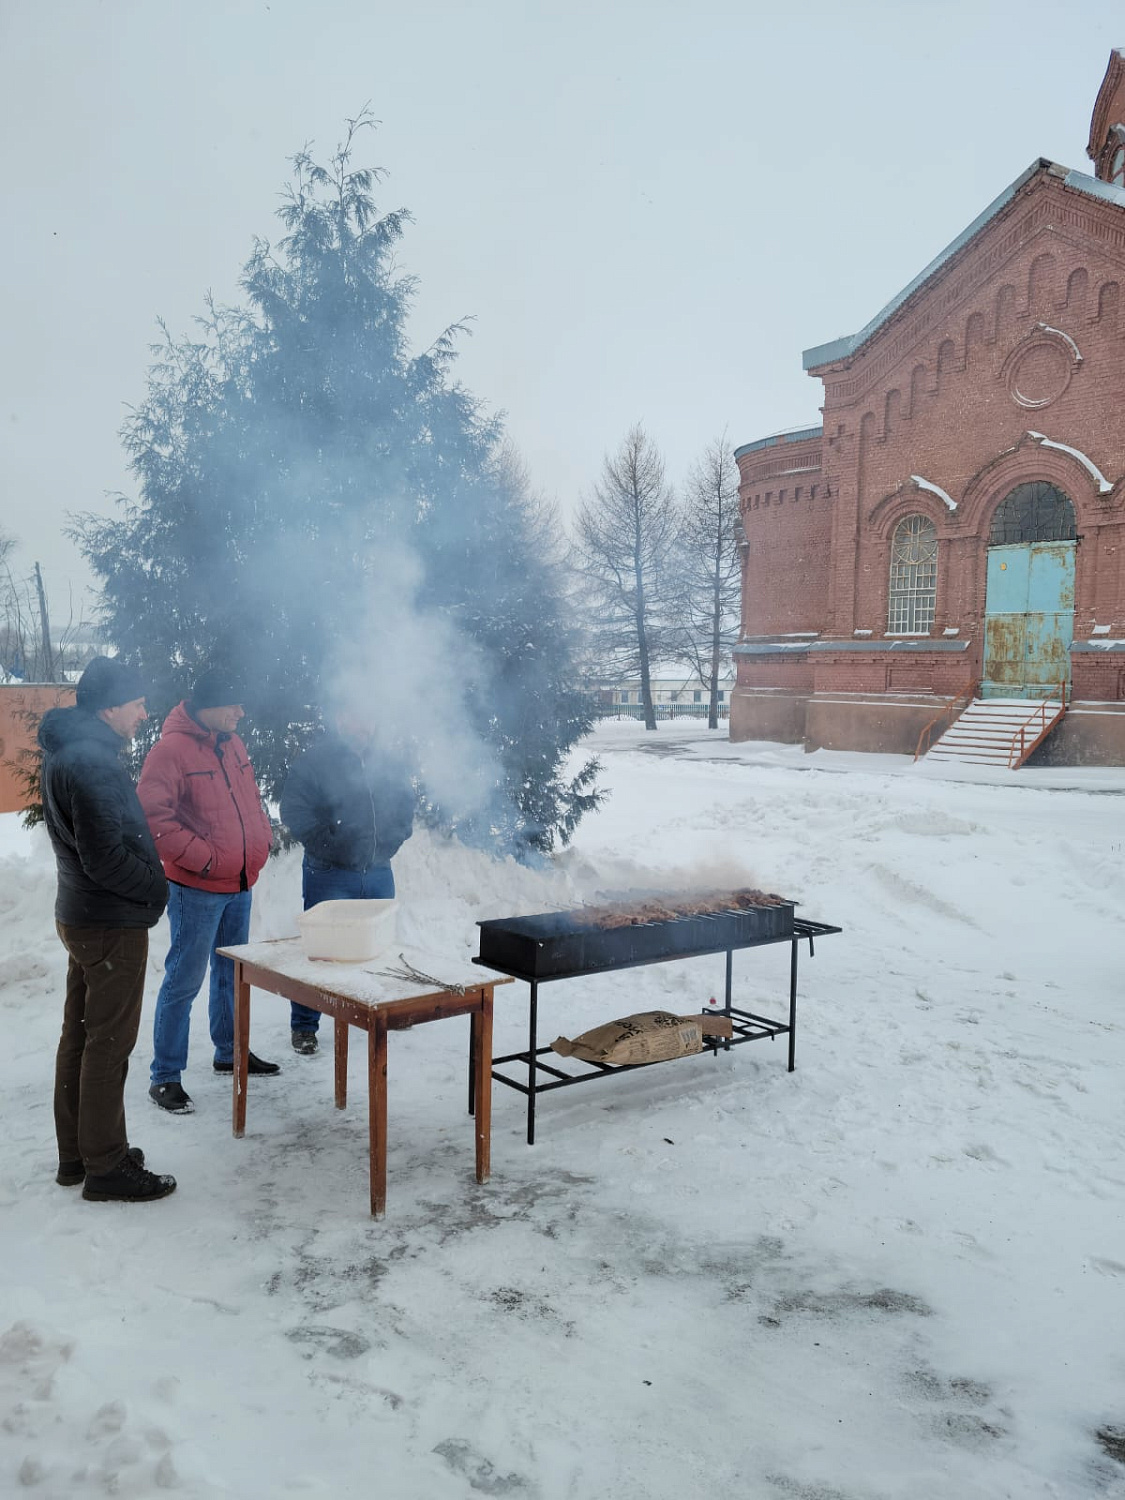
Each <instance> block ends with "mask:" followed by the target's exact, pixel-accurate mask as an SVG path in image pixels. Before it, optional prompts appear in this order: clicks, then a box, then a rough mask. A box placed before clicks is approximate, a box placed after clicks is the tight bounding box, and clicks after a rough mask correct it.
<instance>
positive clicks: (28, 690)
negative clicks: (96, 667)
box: [0, 685, 74, 813]
mask: <svg viewBox="0 0 1125 1500" xmlns="http://www.w3.org/2000/svg"><path fill="white" fill-rule="evenodd" d="M73 702H74V689H73V688H72V687H34V686H32V687H23V686H20V687H15V686H8V685H0V813H10V812H21V811H22V810H23V808H25V807H26V806H27V794H26V792H25V790H24V785H23V782H22V780H21V779H20V777H19V775H18V774H17V772H18V767H19V766H21V765H22V764H24V762H23V760H22V758H21V757H22V752H23V751H25V750H31V749H33V748H34V747H35V743H36V741H35V735H36V732H37V730H38V728H39V720H40V719H41V718H42V717H43V715H44V714H45V713H46V712H47V710H48V709H49V708H55V707H57V706H58V705H59V704H71V703H73Z"/></svg>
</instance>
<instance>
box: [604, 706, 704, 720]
mask: <svg viewBox="0 0 1125 1500" xmlns="http://www.w3.org/2000/svg"><path fill="white" fill-rule="evenodd" d="M718 710H719V718H720V719H726V718H729V717H730V704H729V703H720V704H719V705H718ZM652 711H653V713H654V714H655V715H656V717H657V719H658V720H659V719H706V717H707V714H708V711H709V710H708V706H707V704H706V703H654V704H653V705H652ZM644 716H645V711H644V706H643V705H642V704H640V703H598V704H596V705H595V707H594V717H595V718H596V719H643V718H644Z"/></svg>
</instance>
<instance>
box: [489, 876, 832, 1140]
mask: <svg viewBox="0 0 1125 1500" xmlns="http://www.w3.org/2000/svg"><path fill="white" fill-rule="evenodd" d="M477 926H478V927H479V928H480V953H479V955H478V956H477V957H476V958H474V960H473V962H474V963H477V964H481V965H482V966H483V967H484V968H488V969H496V970H498V971H499V972H500V973H502V974H508V975H510V976H511V977H512V978H513V979H522V980H524V981H525V982H526V984H527V985H528V987H529V990H530V999H529V1017H528V1043H527V1049H526V1051H521V1052H512V1053H509V1054H507V1055H506V1056H504V1057H497V1058H494V1059H493V1073H492V1076H493V1078H495V1079H496V1081H497V1082H498V1083H503V1084H506V1085H507V1086H508V1087H509V1088H513V1089H517V1090H518V1091H519V1092H520V1093H522V1094H525V1095H526V1096H527V1140H528V1144H529V1145H532V1144H533V1143H534V1141H535V1101H536V1097H537V1096H538V1095H539V1094H542V1093H547V1092H549V1091H551V1090H553V1089H559V1088H568V1087H570V1086H572V1085H573V1084H578V1083H587V1082H590V1081H592V1080H593V1079H594V1078H604V1077H607V1076H609V1075H610V1074H612V1073H622V1072H627V1071H632V1070H633V1069H635V1068H638V1067H655V1066H656V1064H655V1063H630V1064H623V1065H622V1064H619V1065H617V1066H614V1065H611V1064H608V1063H579V1062H578V1060H577V1059H574V1058H568V1059H567V1060H566V1061H567V1065H568V1066H567V1068H565V1069H564V1068H562V1067H560V1066H559V1062H560V1059H559V1058H558V1057H557V1055H556V1054H555V1053H553V1052H552V1050H551V1048H550V1047H540V1046H539V1045H538V1002H539V985H540V984H545V983H547V982H550V981H554V980H558V979H575V978H580V977H581V976H583V975H586V974H602V973H605V972H607V971H608V970H613V969H628V968H635V967H637V966H638V965H641V964H651V963H666V962H669V961H671V960H673V959H684V958H699V957H703V956H705V955H707V954H713V953H725V954H726V989H725V995H724V1003H723V1010H722V1013H723V1014H725V1015H727V1016H729V1017H730V1019H731V1023H732V1031H733V1035H732V1036H731V1037H730V1038H729V1039H723V1040H722V1041H717V1042H707V1043H705V1047H706V1048H707V1049H709V1050H710V1051H711V1052H713V1053H717V1052H718V1050H719V1048H720V1047H722V1048H723V1049H724V1050H729V1049H730V1048H731V1047H736V1046H739V1045H741V1044H742V1043H743V1042H753V1041H760V1040H762V1039H763V1038H765V1037H776V1036H788V1038H789V1071H790V1072H792V1071H793V1069H794V1067H795V1066H796V1055H795V1048H796V1037H797V955H798V944H799V942H800V941H801V940H802V939H805V938H807V939H808V944H809V953H810V956H811V955H812V953H813V952H814V949H813V941H814V939H815V938H817V937H821V936H824V935H826V934H828V933H835V932H840V931H841V928H839V927H832V926H829V925H828V924H827V923H824V922H812V921H809V920H807V919H805V918H798V917H796V916H795V915H794V903H793V902H792V901H786V900H784V899H783V898H782V897H780V896H773V895H769V894H767V893H765V892H762V891H747V890H742V891H730V892H723V893H713V894H712V895H711V896H710V897H702V898H700V897H695V898H684V897H667V896H657V897H650V898H647V899H645V900H642V901H639V902H627V903H617V904H611V905H608V906H603V907H598V908H579V909H577V910H573V911H557V912H540V913H538V914H537V915H535V916H530V917H503V918H494V919H491V920H488V921H482V922H478V923H477ZM785 942H788V943H789V944H790V963H789V1015H788V1019H787V1020H785V1021H782V1020H779V1019H777V1018H774V1017H770V1016H762V1015H758V1014H756V1013H755V1012H753V1011H749V1010H743V1009H740V1008H738V1007H736V1006H735V1005H734V1003H733V998H732V970H733V958H734V953H735V950H737V949H742V948H756V947H762V946H765V945H767V944H772V943H785ZM547 1054H550V1060H549V1061H548V1060H546V1056H547ZM505 1069H509V1070H511V1069H514V1070H515V1071H516V1073H517V1075H518V1076H515V1077H513V1076H512V1074H511V1072H510V1071H505ZM524 1070H526V1082H525V1081H524ZM472 1107H473V1099H472V1084H471V1080H470V1094H469V1108H470V1109H472Z"/></svg>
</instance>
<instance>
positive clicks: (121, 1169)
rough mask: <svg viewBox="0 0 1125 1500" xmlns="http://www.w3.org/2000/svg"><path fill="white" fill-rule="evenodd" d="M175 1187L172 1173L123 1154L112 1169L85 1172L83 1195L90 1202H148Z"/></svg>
mask: <svg viewBox="0 0 1125 1500" xmlns="http://www.w3.org/2000/svg"><path fill="white" fill-rule="evenodd" d="M175 1191H176V1179H175V1178H174V1177H162V1176H160V1175H159V1174H158V1173H156V1172H150V1171H149V1170H148V1168H147V1167H142V1166H141V1165H140V1163H139V1162H135V1161H134V1160H133V1158H132V1157H131V1156H123V1157H122V1158H121V1160H120V1161H119V1162H118V1163H117V1165H116V1166H115V1167H114V1169H113V1171H112V1172H105V1173H103V1174H102V1175H101V1176H100V1177H91V1176H90V1175H89V1173H87V1174H86V1185H85V1187H84V1188H83V1189H82V1196H83V1198H85V1199H87V1200H88V1201H89V1202H91V1203H151V1202H152V1201H153V1200H154V1199H156V1198H166V1197H167V1196H168V1194H169V1193H174V1192H175Z"/></svg>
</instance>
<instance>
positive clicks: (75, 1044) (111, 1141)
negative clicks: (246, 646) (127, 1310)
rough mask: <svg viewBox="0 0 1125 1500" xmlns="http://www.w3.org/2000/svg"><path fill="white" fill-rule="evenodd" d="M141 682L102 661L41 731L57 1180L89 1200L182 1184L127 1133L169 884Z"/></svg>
mask: <svg viewBox="0 0 1125 1500" xmlns="http://www.w3.org/2000/svg"><path fill="white" fill-rule="evenodd" d="M144 695H145V689H144V685H143V684H142V682H141V680H140V678H139V676H138V675H137V673H136V672H135V671H134V670H133V669H132V668H131V667H127V666H124V665H123V664H122V663H120V662H118V661H114V660H112V659H111V658H110V657H106V656H96V657H95V658H94V660H93V661H92V662H91V663H90V665H89V666H88V667H87V668H86V670H85V672H83V674H82V676H81V678H80V679H79V682H78V688H77V694H76V705H75V707H74V708H53V709H51V710H50V711H49V712H48V713H46V714H44V715H43V719H42V722H41V723H40V725H39V744H40V746H41V747H42V750H43V767H42V777H41V785H42V797H43V820H44V822H45V823H46V825H47V832H48V834H49V835H50V839H51V845H52V847H53V849H54V851H55V862H56V864H57V866H58V875H59V885H58V897H57V900H56V902H55V926H56V928H57V930H58V934H59V937H60V939H61V940H62V944H63V947H64V948H65V949H66V951H67V954H68V956H69V964H68V966H67V974H66V1005H65V1007H64V1010H63V1026H62V1036H61V1038H60V1040H59V1047H58V1053H57V1055H56V1058H55V1134H56V1135H57V1137H58V1144H59V1170H58V1177H57V1179H56V1180H57V1181H58V1182H59V1183H60V1184H61V1185H62V1186H64V1187H71V1186H74V1187H76V1186H77V1185H78V1184H79V1183H80V1182H81V1183H84V1186H83V1189H82V1196H83V1197H84V1198H89V1199H93V1200H95V1201H98V1200H103V1201H104V1200H116V1201H122V1200H124V1201H129V1202H147V1201H149V1200H151V1199H154V1198H163V1197H165V1196H166V1195H167V1194H168V1193H170V1192H172V1190H173V1189H174V1188H175V1186H176V1179H175V1178H174V1177H164V1176H158V1175H157V1174H156V1173H155V1172H149V1171H146V1169H145V1165H144V1152H143V1151H140V1150H139V1149H137V1148H136V1147H130V1146H129V1141H128V1136H127V1135H126V1131H125V1076H126V1074H127V1072H128V1070H129V1054H130V1053H131V1052H132V1050H133V1046H134V1044H135V1043H136V1040H137V1028H138V1026H139V1024H140V1019H141V1001H142V997H143V993H144V980H145V968H146V965H147V960H148V934H149V928H151V927H154V926H155V925H156V923H157V922H159V920H160V916H161V913H162V912H163V910H164V908H165V906H166V905H167V902H168V883H167V881H166V880H165V878H164V871H163V870H162V869H161V867H160V860H159V858H158V856H157V853H156V846H155V845H154V843H153V841H152V835H151V834H150V833H149V831H148V824H147V823H146V821H145V815H144V813H143V812H142V811H141V804H140V803H139V802H138V801H137V792H136V788H135V787H134V785H133V781H132V778H131V777H130V775H129V773H128V771H127V770H126V769H125V767H124V765H123V764H122V762H121V754H122V751H123V750H124V749H125V746H126V745H127V744H128V742H129V741H130V740H131V739H132V738H133V736H134V735H135V734H136V732H137V730H138V728H139V727H140V725H141V724H142V723H143V721H144V720H145V719H146V718H147V714H146V713H145V702H144Z"/></svg>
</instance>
